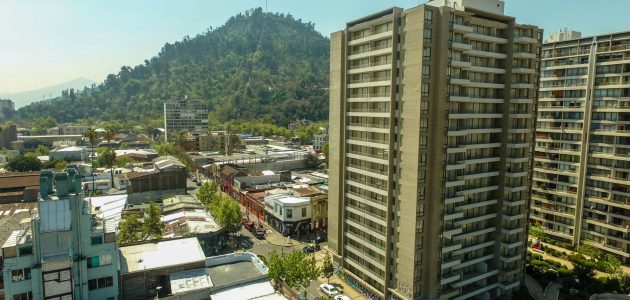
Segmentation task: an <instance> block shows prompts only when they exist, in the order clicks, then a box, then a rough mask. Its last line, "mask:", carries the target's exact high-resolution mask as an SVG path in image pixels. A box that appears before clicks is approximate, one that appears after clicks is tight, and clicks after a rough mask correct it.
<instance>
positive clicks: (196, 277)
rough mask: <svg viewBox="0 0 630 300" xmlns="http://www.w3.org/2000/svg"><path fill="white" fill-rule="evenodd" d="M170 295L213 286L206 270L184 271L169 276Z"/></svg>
mask: <svg viewBox="0 0 630 300" xmlns="http://www.w3.org/2000/svg"><path fill="white" fill-rule="evenodd" d="M169 277H170V279H171V293H172V294H173V295H178V294H183V293H187V292H190V291H194V290H199V289H207V288H211V287H213V286H214V284H213V283H212V280H211V279H210V272H209V271H208V268H203V269H194V270H186V271H181V272H175V273H171V274H169Z"/></svg>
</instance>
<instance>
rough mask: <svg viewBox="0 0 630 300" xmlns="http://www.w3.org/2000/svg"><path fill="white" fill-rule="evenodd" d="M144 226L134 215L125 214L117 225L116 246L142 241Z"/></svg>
mask: <svg viewBox="0 0 630 300" xmlns="http://www.w3.org/2000/svg"><path fill="white" fill-rule="evenodd" d="M143 228H144V226H143V225H142V221H141V220H140V218H138V216H137V215H135V214H127V215H124V216H123V217H122V219H121V220H120V222H119V223H118V239H117V240H116V242H117V243H118V245H126V244H130V243H135V242H139V241H142V240H143V236H144V232H143Z"/></svg>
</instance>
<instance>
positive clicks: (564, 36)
mask: <svg viewBox="0 0 630 300" xmlns="http://www.w3.org/2000/svg"><path fill="white" fill-rule="evenodd" d="M580 37H582V33H581V32H579V31H575V30H572V29H568V28H564V29H561V30H560V31H558V32H552V33H550V34H549V38H548V39H546V40H545V43H551V42H561V41H566V40H573V39H579V38H580Z"/></svg>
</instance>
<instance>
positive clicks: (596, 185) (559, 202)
mask: <svg viewBox="0 0 630 300" xmlns="http://www.w3.org/2000/svg"><path fill="white" fill-rule="evenodd" d="M628 74H630V31H626V32H621V33H610V34H603V35H599V36H592V37H584V38H579V39H573V40H567V41H561V42H555V43H546V44H544V46H543V56H542V78H541V84H540V93H539V97H540V102H539V103H538V123H537V129H536V148H535V164H534V178H533V188H532V207H531V209H532V211H531V220H532V222H538V223H542V225H543V226H544V228H545V229H546V236H547V237H551V238H554V239H557V240H560V241H564V242H567V243H571V244H574V245H579V244H581V243H584V242H590V243H591V244H592V245H594V246H595V247H597V248H599V249H601V250H604V251H606V252H608V253H611V254H615V255H617V256H618V257H620V258H622V259H623V260H624V261H625V262H626V263H630V236H629V233H630V230H629V228H630V76H629V75H628Z"/></svg>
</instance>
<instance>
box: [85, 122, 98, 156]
mask: <svg viewBox="0 0 630 300" xmlns="http://www.w3.org/2000/svg"><path fill="white" fill-rule="evenodd" d="M83 137H85V138H86V139H88V141H90V146H92V158H94V143H96V139H97V138H98V133H97V132H96V130H94V128H92V127H90V128H88V129H87V130H86V131H85V133H84V134H83Z"/></svg>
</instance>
